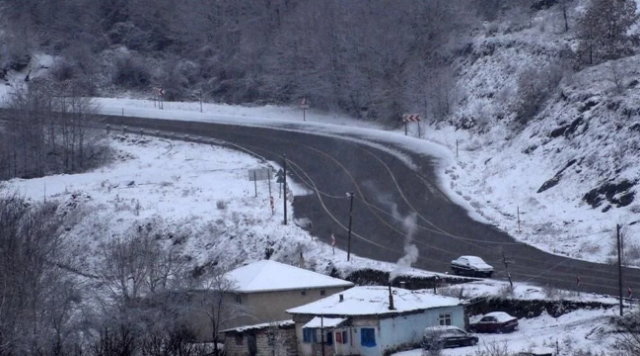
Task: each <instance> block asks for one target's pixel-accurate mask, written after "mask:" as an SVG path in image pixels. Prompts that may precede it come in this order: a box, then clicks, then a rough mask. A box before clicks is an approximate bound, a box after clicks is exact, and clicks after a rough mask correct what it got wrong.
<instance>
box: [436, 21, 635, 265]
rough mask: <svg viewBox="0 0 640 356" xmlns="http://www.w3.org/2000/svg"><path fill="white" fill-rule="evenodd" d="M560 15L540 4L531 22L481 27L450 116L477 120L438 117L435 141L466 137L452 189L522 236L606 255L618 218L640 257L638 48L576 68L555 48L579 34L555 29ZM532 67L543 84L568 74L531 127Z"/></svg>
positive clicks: (631, 260)
mask: <svg viewBox="0 0 640 356" xmlns="http://www.w3.org/2000/svg"><path fill="white" fill-rule="evenodd" d="M557 16H558V13H554V12H541V13H539V14H538V17H536V18H533V19H532V20H531V25H530V26H526V27H525V28H524V29H521V30H516V31H515V32H514V31H513V30H510V31H504V29H502V30H500V29H494V30H495V33H494V32H490V33H491V35H490V36H489V35H482V36H478V37H477V38H476V41H475V43H474V48H473V53H472V55H471V56H470V58H471V59H470V61H472V62H468V63H466V64H467V66H463V67H462V69H461V76H460V78H459V80H458V84H459V85H460V86H461V87H463V88H464V90H465V94H464V95H463V97H464V98H465V99H464V100H462V101H460V102H459V103H458V110H457V111H456V114H454V117H453V119H452V122H453V123H454V124H455V125H456V126H458V127H460V126H465V125H466V126H469V125H471V126H474V127H473V128H472V129H471V130H470V131H464V130H460V131H452V129H451V128H450V127H446V126H439V127H438V129H436V130H435V132H433V133H432V134H431V135H429V138H430V139H432V140H435V141H436V142H441V143H443V144H445V145H446V146H448V147H449V148H450V149H451V150H452V151H453V150H454V149H455V141H456V140H458V141H459V146H460V154H459V159H458V165H454V166H452V167H451V168H450V169H448V171H447V172H448V175H449V178H450V179H451V181H452V182H451V183H450V184H451V186H452V187H453V189H454V190H455V191H456V192H458V193H459V194H460V195H463V196H464V197H465V198H466V199H467V200H469V201H470V202H471V204H472V205H473V206H475V207H477V208H478V209H480V210H482V211H483V215H485V217H487V218H488V219H489V220H490V221H493V222H494V223H495V224H497V225H499V226H500V227H501V228H503V229H505V230H506V231H508V232H509V233H511V234H512V235H513V236H515V237H516V238H518V239H521V240H523V241H525V242H527V243H531V244H533V245H535V246H538V247H540V248H542V249H545V250H548V251H550V252H553V253H558V254H564V255H568V256H571V257H575V258H580V259H586V260H591V261H599V262H606V261H609V259H610V258H611V257H613V256H614V252H615V250H614V249H613V242H614V239H613V238H614V234H615V229H616V224H617V223H619V224H621V225H622V232H623V235H625V236H626V241H627V243H626V244H625V249H626V250H625V259H626V263H627V264H631V265H640V240H638V238H637V232H638V225H636V222H637V221H638V218H637V213H638V212H639V211H640V205H638V203H637V201H635V198H636V194H637V186H636V184H637V182H638V179H640V176H639V175H640V169H639V166H638V164H637V158H638V154H639V151H638V149H639V145H640V143H639V142H638V132H640V123H639V122H640V119H639V118H638V116H639V114H638V109H637V107H638V102H639V99H640V97H639V96H638V94H639V93H638V92H637V89H636V87H637V86H638V83H639V81H640V68H639V66H638V59H639V57H629V58H625V59H622V60H618V61H613V62H607V63H604V64H601V65H598V66H595V67H591V68H588V69H585V70H582V71H580V72H577V73H574V74H571V73H570V72H569V71H568V70H567V68H566V65H565V64H563V58H562V57H561V56H560V57H559V55H558V53H560V54H561V53H562V48H566V46H569V47H571V46H573V43H572V42H571V38H570V37H569V36H567V35H565V34H564V33H562V31H558V29H557V25H558V23H559V22H558V19H557ZM550 24H551V26H550ZM553 24H556V25H555V26H556V27H554V25H553ZM554 66H555V67H554ZM527 71H533V74H534V77H533V78H531V77H525V78H529V79H531V80H534V81H535V80H536V78H538V80H551V79H553V80H556V79H557V80H560V77H557V76H556V77H554V78H551V79H549V76H553V75H557V74H561V75H562V76H564V78H563V79H562V81H560V82H559V84H558V88H557V89H556V88H555V87H553V88H550V90H549V93H548V97H547V98H546V99H545V100H546V102H545V104H544V105H543V106H541V107H540V111H539V113H538V114H537V116H535V118H531V119H528V120H529V121H528V124H527V125H526V126H524V128H523V127H522V126H519V125H518V124H517V121H518V118H517V117H516V116H517V110H518V106H519V105H522V101H523V100H525V99H527V97H526V95H525V94H526V93H519V92H518V90H524V89H526V88H524V89H523V88H522V86H519V85H518V78H520V77H522V76H523V75H526V74H527V73H526V72H527ZM558 71H560V72H561V73H560V72H558ZM523 73H524V74H523ZM540 77H543V79H540ZM523 95H524V97H523ZM514 121H516V123H515V124H514ZM518 212H519V217H518ZM518 219H519V220H520V225H518Z"/></svg>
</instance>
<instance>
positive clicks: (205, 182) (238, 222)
mask: <svg viewBox="0 0 640 356" xmlns="http://www.w3.org/2000/svg"><path fill="white" fill-rule="evenodd" d="M106 139H107V140H108V141H109V143H110V145H111V146H112V147H113V148H114V149H115V150H116V151H117V155H116V160H115V162H113V163H111V164H110V165H108V166H106V167H103V168H100V169H98V170H95V171H91V172H87V173H83V174H71V175H55V176H49V177H44V178H37V179H28V180H20V179H14V180H12V181H9V182H8V184H7V186H6V188H7V190H8V191H16V192H17V193H18V194H20V195H22V196H24V197H25V198H27V199H29V200H31V201H42V200H49V201H50V200H57V201H59V202H61V203H62V207H61V213H63V214H66V215H69V216H72V217H73V219H72V220H71V221H72V222H73V223H75V225H73V226H70V228H69V230H68V232H67V233H68V237H69V238H71V239H73V241H74V242H75V249H76V250H77V251H82V255H83V257H84V258H85V266H84V267H85V270H84V272H85V273H88V274H95V272H96V271H95V268H98V266H97V265H96V262H97V261H98V260H99V259H100V258H101V257H102V252H101V251H102V246H103V245H104V244H107V243H109V242H110V241H113V240H115V239H118V238H123V237H126V236H128V235H131V234H134V233H136V232H137V231H138V232H139V229H145V230H149V231H150V232H151V234H152V235H153V236H156V238H157V239H161V240H162V241H163V244H164V245H165V246H166V248H167V249H171V250H173V251H174V252H177V253H179V254H180V255H183V256H185V257H187V258H188V259H189V260H190V261H191V264H192V265H193V266H195V265H202V264H205V263H210V262H220V263H223V264H230V265H236V264H244V263H248V262H251V261H257V260H261V259H264V258H270V259H274V260H278V261H281V262H285V263H289V264H293V265H300V264H301V263H303V261H302V260H301V256H302V258H303V259H304V264H305V266H306V267H307V268H310V269H315V270H317V271H319V272H322V273H329V272H331V269H332V268H333V267H335V268H336V269H337V271H338V272H339V273H343V274H344V275H347V274H349V273H350V272H351V271H353V270H354V269H360V268H372V269H375V270H381V271H392V270H394V269H396V266H395V265H394V264H390V263H383V262H377V261H372V260H367V259H363V258H359V257H357V256H352V257H351V262H349V263H347V262H346V252H344V251H342V250H340V249H338V248H336V250H335V254H334V252H333V251H332V249H331V247H330V246H327V245H326V244H324V243H320V242H319V241H317V240H316V239H314V238H313V237H311V236H309V234H308V233H307V232H306V231H304V230H303V229H302V228H301V227H300V226H298V225H304V223H305V222H304V221H297V220H295V219H292V215H291V214H294V210H293V208H292V206H291V202H289V203H288V211H289V214H290V215H289V219H290V220H289V224H288V225H287V226H284V225H283V224H282V221H283V217H284V216H283V215H284V213H283V206H282V196H281V195H280V194H279V189H278V188H279V187H278V185H277V184H275V180H272V182H271V189H272V194H273V196H274V203H275V204H274V208H275V209H274V211H273V213H272V211H271V207H270V203H269V186H268V184H267V181H261V182H258V185H257V193H258V194H257V196H256V186H255V185H254V183H253V182H251V181H249V179H248V170H249V169H255V168H261V167H262V168H264V167H272V168H273V169H274V170H277V169H279V167H278V166H277V164H276V163H274V162H263V161H261V160H259V159H258V158H256V157H253V156H250V155H248V154H246V153H243V152H237V151H232V150H229V149H226V148H221V147H219V146H215V145H208V144H199V143H186V142H182V141H179V140H167V139H161V138H153V137H142V136H139V135H138V134H129V135H122V134H120V133H113V132H112V135H111V136H110V137H108V138H106ZM289 187H290V189H291V190H292V192H293V196H296V195H298V196H299V195H303V194H307V193H308V191H307V190H306V189H305V188H304V187H303V186H300V185H297V184H295V183H294V182H290V183H289ZM289 198H290V199H291V198H292V195H289ZM404 272H405V273H407V274H409V275H414V276H431V275H433V274H431V273H428V272H423V271H419V270H405V271H404Z"/></svg>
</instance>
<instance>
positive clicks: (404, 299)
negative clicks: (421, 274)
mask: <svg viewBox="0 0 640 356" xmlns="http://www.w3.org/2000/svg"><path fill="white" fill-rule="evenodd" d="M287 313H289V314H291V315H292V317H293V321H294V322H295V324H296V336H297V338H298V353H299V355H300V356H312V355H319V354H322V352H321V351H322V347H323V345H324V349H325V350H324V351H325V352H324V355H325V356H332V355H367V356H380V355H384V354H388V353H391V352H393V351H396V350H400V349H404V348H409V347H412V346H417V345H418V344H419V343H420V342H421V340H422V336H423V334H424V329H425V328H426V327H428V326H433V325H454V326H458V327H460V328H464V326H465V317H464V309H463V305H462V302H461V301H460V300H459V299H457V298H451V297H445V296H440V295H435V294H433V293H432V292H431V291H428V290H419V291H410V290H406V289H401V288H392V287H381V286H368V287H354V288H351V289H349V290H346V291H344V292H341V293H339V294H335V295H332V296H329V297H327V298H324V299H321V300H319V301H316V302H313V303H309V304H306V305H303V306H300V307H296V308H292V309H289V310H287Z"/></svg>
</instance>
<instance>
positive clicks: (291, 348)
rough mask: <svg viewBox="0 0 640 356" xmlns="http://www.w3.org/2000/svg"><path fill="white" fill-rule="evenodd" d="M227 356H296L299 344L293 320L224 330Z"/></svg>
mask: <svg viewBox="0 0 640 356" xmlns="http://www.w3.org/2000/svg"><path fill="white" fill-rule="evenodd" d="M222 333H224V340H225V341H224V350H225V355H227V356H273V355H276V356H282V355H287V356H296V355H297V354H298V344H297V340H296V329H295V323H294V322H293V320H283V321H276V322H271V323H262V324H256V325H247V326H240V327H237V328H231V329H226V330H223V331H222Z"/></svg>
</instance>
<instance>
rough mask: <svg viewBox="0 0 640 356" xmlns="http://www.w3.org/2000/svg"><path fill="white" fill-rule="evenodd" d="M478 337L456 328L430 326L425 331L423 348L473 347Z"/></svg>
mask: <svg viewBox="0 0 640 356" xmlns="http://www.w3.org/2000/svg"><path fill="white" fill-rule="evenodd" d="M477 343H478V337H477V336H475V335H473V334H471V333H468V332H466V331H464V330H462V329H460V328H458V327H456V326H451V325H447V326H430V327H428V328H426V329H425V330H424V337H423V339H422V348H424V349H426V350H431V349H444V348H449V347H460V346H473V345H475V344H477Z"/></svg>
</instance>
